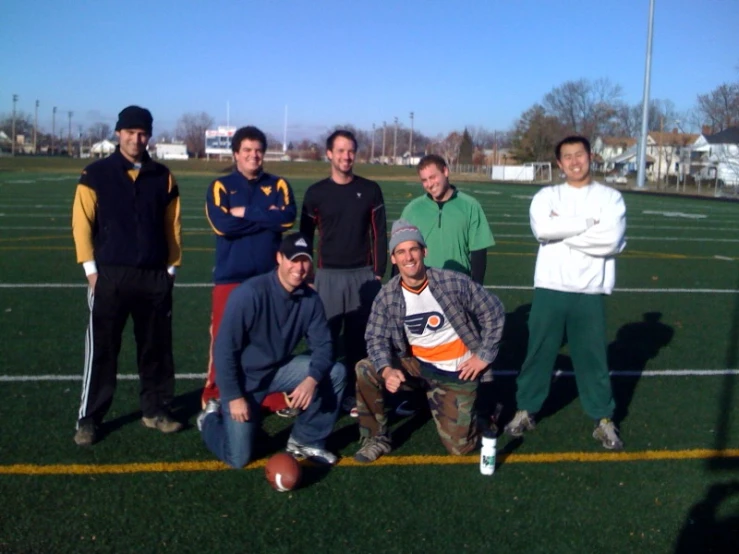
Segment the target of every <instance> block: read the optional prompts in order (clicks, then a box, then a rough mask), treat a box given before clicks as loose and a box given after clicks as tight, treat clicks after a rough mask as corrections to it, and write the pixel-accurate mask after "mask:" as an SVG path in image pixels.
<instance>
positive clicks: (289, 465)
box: [264, 452, 301, 492]
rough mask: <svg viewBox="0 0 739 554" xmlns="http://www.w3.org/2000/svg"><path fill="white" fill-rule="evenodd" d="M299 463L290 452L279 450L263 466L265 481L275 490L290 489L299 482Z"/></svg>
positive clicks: (284, 490)
mask: <svg viewBox="0 0 739 554" xmlns="http://www.w3.org/2000/svg"><path fill="white" fill-rule="evenodd" d="M300 473H301V471H300V464H299V463H298V461H297V460H296V459H295V458H293V457H292V456H291V455H290V454H287V453H286V452H280V453H279V454H275V455H274V456H272V457H271V458H270V459H269V460H267V465H266V466H265V468H264V475H265V477H267V482H268V483H269V484H270V485H272V488H273V489H275V490H276V491H280V492H286V491H291V490H293V489H294V488H295V487H297V486H298V484H299V483H300Z"/></svg>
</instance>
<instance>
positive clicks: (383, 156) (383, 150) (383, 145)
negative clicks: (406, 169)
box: [382, 121, 387, 163]
mask: <svg viewBox="0 0 739 554" xmlns="http://www.w3.org/2000/svg"><path fill="white" fill-rule="evenodd" d="M386 132H387V122H386V121H383V122H382V161H383V163H384V162H385V133H386Z"/></svg>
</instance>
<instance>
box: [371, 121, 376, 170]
mask: <svg viewBox="0 0 739 554" xmlns="http://www.w3.org/2000/svg"><path fill="white" fill-rule="evenodd" d="M375 134H376V132H375V124H374V123H373V124H372V149H371V150H370V163H372V160H374V159H375Z"/></svg>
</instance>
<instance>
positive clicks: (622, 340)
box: [608, 312, 675, 424]
mask: <svg viewBox="0 0 739 554" xmlns="http://www.w3.org/2000/svg"><path fill="white" fill-rule="evenodd" d="M661 319H662V313H661V312H646V313H644V314H642V320H641V321H635V322H632V323H627V324H625V325H623V326H622V327H621V328H620V329H619V330H618V332H617V333H616V339H615V340H614V341H613V342H612V343H611V344H609V345H608V367H609V368H610V370H611V371H613V372H616V373H617V372H629V373H628V374H627V375H624V376H623V378H620V377H618V375H614V377H616V379H615V380H614V381H613V396H614V399H615V401H616V413H615V414H614V416H613V419H614V420H615V421H616V423H617V424H620V423H621V422H622V421H623V420H624V419H626V417H627V416H628V415H629V406H630V405H631V401H632V400H633V398H634V393H635V391H636V386H637V385H638V383H639V380H640V378H641V373H642V372H643V371H644V369H645V368H646V366H647V363H648V362H649V360H651V359H652V358H656V357H657V355H658V354H659V351H660V350H661V349H662V348H664V347H666V346H667V345H668V344H670V342H672V338H673V336H674V335H675V330H674V329H673V328H672V327H671V326H670V325H667V324H665V323H662V321H661Z"/></svg>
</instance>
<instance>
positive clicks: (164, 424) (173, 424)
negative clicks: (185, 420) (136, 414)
mask: <svg viewBox="0 0 739 554" xmlns="http://www.w3.org/2000/svg"><path fill="white" fill-rule="evenodd" d="M141 425H143V426H144V427H148V428H149V429H156V430H157V431H161V432H162V433H176V432H177V431H179V430H180V429H182V423H180V422H179V421H177V420H176V419H174V418H173V417H172V416H171V415H169V414H168V413H162V414H159V415H157V416H154V417H142V418H141Z"/></svg>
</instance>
